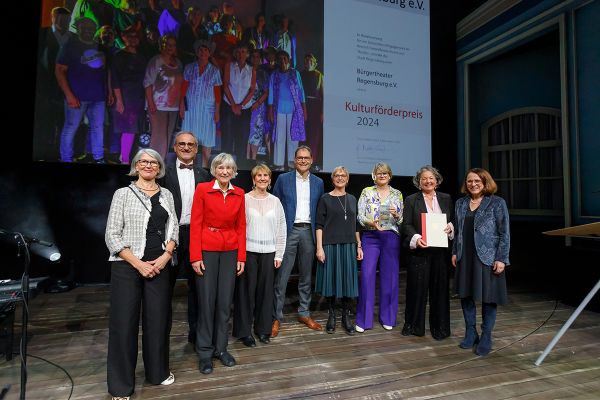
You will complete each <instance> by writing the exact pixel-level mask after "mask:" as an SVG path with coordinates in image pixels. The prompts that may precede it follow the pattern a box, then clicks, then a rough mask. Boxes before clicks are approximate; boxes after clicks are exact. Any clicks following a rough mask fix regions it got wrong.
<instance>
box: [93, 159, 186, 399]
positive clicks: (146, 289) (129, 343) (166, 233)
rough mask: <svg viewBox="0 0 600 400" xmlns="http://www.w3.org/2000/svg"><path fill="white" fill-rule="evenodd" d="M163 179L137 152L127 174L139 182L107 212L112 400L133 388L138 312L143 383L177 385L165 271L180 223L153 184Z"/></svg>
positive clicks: (160, 168) (158, 164)
mask: <svg viewBox="0 0 600 400" xmlns="http://www.w3.org/2000/svg"><path fill="white" fill-rule="evenodd" d="M164 174H165V163H164V162H163V159H162V157H161V156H160V154H158V152H156V151H155V150H153V149H141V150H140V151H138V152H137V154H136V155H135V157H133V160H131V169H130V171H129V176H132V177H137V179H136V180H135V181H134V182H132V183H131V184H130V185H129V186H127V187H124V188H120V189H118V190H117V191H116V192H115V194H114V196H113V200H112V203H111V204H110V211H109V212H108V220H107V222H106V232H105V235H104V238H105V241H106V246H107V247H108V250H109V252H110V257H109V261H111V262H112V265H111V278H110V313H109V321H108V357H107V362H106V364H107V375H108V377H107V382H108V391H109V393H110V394H111V396H113V400H115V399H125V400H128V399H129V396H131V395H132V393H133V390H134V388H135V365H136V362H137V356H138V330H139V316H140V309H141V310H142V329H143V334H142V357H143V359H144V370H145V375H146V380H147V381H148V382H150V383H152V384H156V385H158V384H160V385H170V384H172V383H173V382H175V376H174V375H173V374H172V373H171V372H170V370H169V329H170V324H169V316H170V312H171V284H170V279H169V272H168V268H169V266H170V264H171V257H172V256H173V250H174V249H175V246H176V245H177V243H178V240H179V223H178V219H177V215H176V214H175V205H174V203H173V195H172V194H171V192H169V190H167V189H165V188H162V187H160V186H159V185H158V183H156V179H157V178H162V177H163V176H164Z"/></svg>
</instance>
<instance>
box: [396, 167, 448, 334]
mask: <svg viewBox="0 0 600 400" xmlns="http://www.w3.org/2000/svg"><path fill="white" fill-rule="evenodd" d="M442 180H443V178H442V175H441V174H440V173H439V171H438V170H437V169H436V168H434V167H432V166H430V165H426V166H424V167H421V168H420V169H419V171H417V174H416V175H415V176H414V177H413V184H414V185H415V186H416V187H417V189H419V190H420V191H419V192H417V193H414V194H412V195H410V196H408V197H407V198H406V199H405V200H404V210H403V221H404V222H403V224H402V233H403V235H402V236H403V237H404V239H403V244H404V246H405V247H406V248H408V249H409V250H410V255H409V262H408V269H407V283H406V309H405V311H404V327H403V328H402V335H404V336H410V335H414V336H424V335H425V308H426V306H427V298H428V297H429V331H430V332H431V336H432V337H433V338H434V339H436V340H442V339H445V338H447V337H448V336H450V295H449V291H448V269H449V261H450V252H449V249H448V248H443V247H429V246H428V245H427V242H426V238H425V235H424V232H423V228H424V227H423V226H422V217H423V214H424V213H434V214H446V220H447V221H448V225H447V226H446V229H445V230H444V232H446V234H447V235H448V238H449V239H452V238H453V237H454V226H453V225H452V220H453V219H454V207H453V204H452V199H451V198H450V195H448V194H446V193H441V192H438V191H436V189H437V188H438V186H439V185H440V184H441V183H442Z"/></svg>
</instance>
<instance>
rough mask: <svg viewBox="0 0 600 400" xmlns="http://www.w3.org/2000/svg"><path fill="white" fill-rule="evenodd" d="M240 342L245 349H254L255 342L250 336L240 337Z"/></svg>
mask: <svg viewBox="0 0 600 400" xmlns="http://www.w3.org/2000/svg"><path fill="white" fill-rule="evenodd" d="M240 341H241V342H242V343H244V346H246V347H256V340H254V337H252V335H250V336H244V337H241V338H240Z"/></svg>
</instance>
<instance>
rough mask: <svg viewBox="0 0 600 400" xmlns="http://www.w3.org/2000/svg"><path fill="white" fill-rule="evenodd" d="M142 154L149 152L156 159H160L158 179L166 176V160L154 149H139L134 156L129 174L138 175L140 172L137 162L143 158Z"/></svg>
mask: <svg viewBox="0 0 600 400" xmlns="http://www.w3.org/2000/svg"><path fill="white" fill-rule="evenodd" d="M142 154H147V155H149V156H150V157H152V158H154V159H155V160H156V161H158V175H156V178H157V179H160V178H162V177H163V176H165V162H164V160H163V158H162V157H161V156H160V154H158V151H156V150H154V149H140V150H138V152H137V153H135V156H133V159H132V160H131V168H130V169H129V173H128V174H127V175H129V176H138V172H137V170H136V169H135V164H137V162H138V161H140V160H141V159H142Z"/></svg>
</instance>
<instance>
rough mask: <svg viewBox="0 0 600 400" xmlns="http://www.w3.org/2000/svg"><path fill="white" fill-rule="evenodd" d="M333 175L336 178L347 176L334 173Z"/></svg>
mask: <svg viewBox="0 0 600 400" xmlns="http://www.w3.org/2000/svg"><path fill="white" fill-rule="evenodd" d="M333 177H334V178H336V179H337V178H344V179H345V178H347V177H348V175H345V174H335V175H334V176H333Z"/></svg>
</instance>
